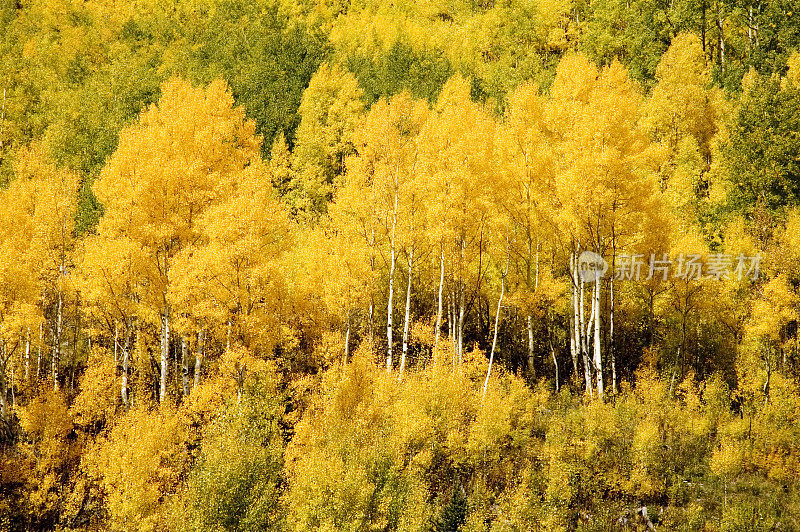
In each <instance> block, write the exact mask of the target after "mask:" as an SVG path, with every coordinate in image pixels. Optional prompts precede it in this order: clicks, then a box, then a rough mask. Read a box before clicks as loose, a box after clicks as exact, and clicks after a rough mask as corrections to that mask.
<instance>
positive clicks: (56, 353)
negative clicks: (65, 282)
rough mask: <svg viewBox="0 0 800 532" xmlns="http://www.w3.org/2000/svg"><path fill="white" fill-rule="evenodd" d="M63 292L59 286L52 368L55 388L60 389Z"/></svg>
mask: <svg viewBox="0 0 800 532" xmlns="http://www.w3.org/2000/svg"><path fill="white" fill-rule="evenodd" d="M63 300H64V298H63V294H62V293H61V287H60V286H59V288H58V314H57V318H56V328H55V330H54V331H53V360H52V370H53V390H55V391H58V364H59V360H60V358H61V319H62V305H63Z"/></svg>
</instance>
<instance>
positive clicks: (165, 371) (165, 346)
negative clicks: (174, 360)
mask: <svg viewBox="0 0 800 532" xmlns="http://www.w3.org/2000/svg"><path fill="white" fill-rule="evenodd" d="M168 376H169V309H166V310H165V311H164V314H163V315H162V316H161V379H160V388H159V392H158V400H159V402H160V403H163V402H164V399H165V398H166V397H167V378H168Z"/></svg>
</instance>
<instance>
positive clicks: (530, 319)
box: [528, 314, 534, 379]
mask: <svg viewBox="0 0 800 532" xmlns="http://www.w3.org/2000/svg"><path fill="white" fill-rule="evenodd" d="M528 375H530V377H531V379H533V377H534V372H533V317H532V316H531V315H530V314H528Z"/></svg>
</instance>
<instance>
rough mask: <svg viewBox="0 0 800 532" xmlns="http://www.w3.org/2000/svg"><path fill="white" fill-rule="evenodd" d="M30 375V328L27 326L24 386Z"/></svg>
mask: <svg viewBox="0 0 800 532" xmlns="http://www.w3.org/2000/svg"><path fill="white" fill-rule="evenodd" d="M30 373H31V328H30V326H28V330H27V333H26V334H25V384H26V385H27V383H28V379H29V378H30Z"/></svg>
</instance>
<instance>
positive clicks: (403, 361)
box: [398, 224, 414, 379]
mask: <svg viewBox="0 0 800 532" xmlns="http://www.w3.org/2000/svg"><path fill="white" fill-rule="evenodd" d="M412 231H413V224H412ZM413 266H414V245H413V244H412V245H411V248H410V249H409V252H408V288H407V289H406V317H405V323H403V354H402V355H401V357H400V374H399V375H398V378H400V379H402V378H403V370H404V369H405V367H406V356H407V355H408V326H409V323H410V322H411V272H412V271H413Z"/></svg>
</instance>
